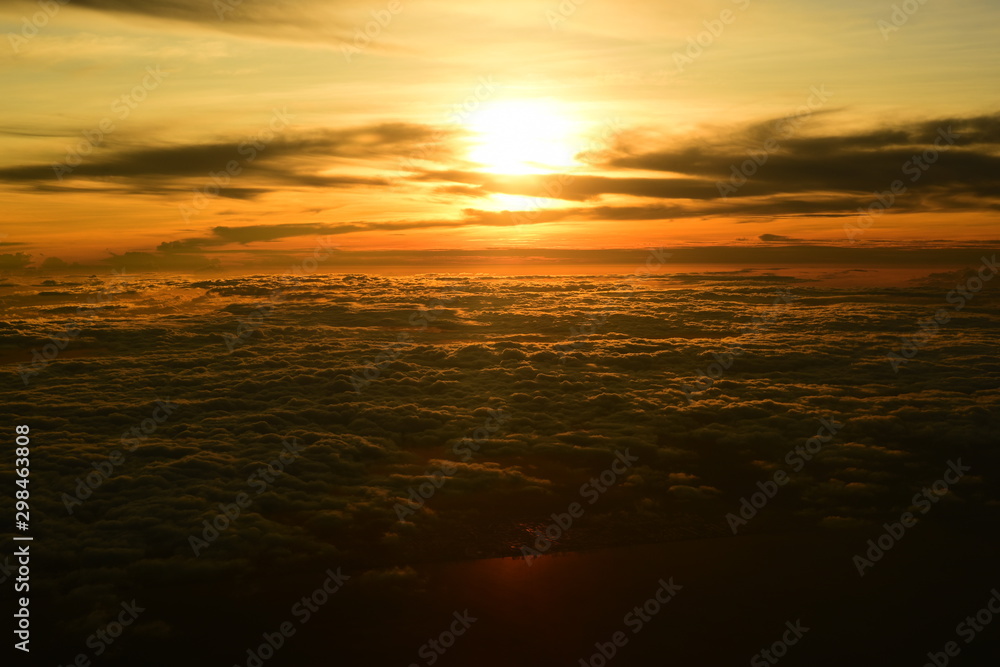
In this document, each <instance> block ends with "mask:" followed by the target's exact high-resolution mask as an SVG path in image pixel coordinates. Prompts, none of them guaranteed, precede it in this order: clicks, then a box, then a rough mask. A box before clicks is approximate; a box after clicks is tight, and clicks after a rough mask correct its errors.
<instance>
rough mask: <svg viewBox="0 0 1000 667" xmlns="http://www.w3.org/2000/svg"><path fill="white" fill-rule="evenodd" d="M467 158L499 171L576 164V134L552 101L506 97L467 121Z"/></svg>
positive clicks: (530, 171) (535, 171)
mask: <svg viewBox="0 0 1000 667" xmlns="http://www.w3.org/2000/svg"><path fill="white" fill-rule="evenodd" d="M468 128H469V129H470V130H471V131H472V132H473V135H474V136H473V138H472V146H471V148H470V150H469V159H470V160H472V161H473V162H477V163H479V164H480V165H482V167H483V169H486V170H488V171H491V172H496V173H503V174H539V173H545V172H551V171H558V170H561V169H565V168H567V167H570V166H572V165H574V164H576V161H575V160H574V159H573V156H574V155H575V154H576V153H578V152H579V151H580V148H579V137H578V136H576V132H575V128H574V124H573V123H572V122H571V121H570V119H569V116H568V115H567V114H566V113H564V112H563V110H562V109H560V107H559V105H557V104H556V103H554V102H549V101H545V100H507V101H502V102H494V103H492V104H488V105H486V106H485V107H484V108H483V109H482V110H480V111H479V112H478V113H476V114H475V115H474V116H473V117H472V118H471V120H470V121H469V123H468Z"/></svg>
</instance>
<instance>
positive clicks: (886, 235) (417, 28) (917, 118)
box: [0, 0, 1000, 268]
mask: <svg viewBox="0 0 1000 667" xmlns="http://www.w3.org/2000/svg"><path fill="white" fill-rule="evenodd" d="M663 5H664V3H658V2H652V1H651V0H650V1H640V0H628V1H626V2H616V3H607V2H602V1H600V0H585V1H584V0H581V2H579V3H574V2H571V1H569V0H567V1H566V2H563V3H558V2H555V1H546V0H515V1H513V2H511V1H507V2H483V3H475V4H474V5H470V4H469V3H456V2H444V1H436V2H420V3H411V2H407V1H405V0H399V2H362V1H357V0H352V1H349V2H338V3H326V2H315V3H288V4H287V5H286V6H283V8H282V9H281V10H280V11H279V10H278V9H276V8H275V7H274V6H273V5H271V4H268V3H265V2H263V1H260V2H255V1H253V0H244V1H243V2H241V3H235V2H233V3H230V4H224V2H222V0H220V2H217V3H215V5H214V6H213V5H212V4H211V3H205V2H202V1H200V0H181V1H179V2H176V3H171V4H170V5H169V6H167V5H161V4H153V5H149V6H132V4H131V3H124V2H121V1H120V0H86V1H84V2H76V1H74V2H72V3H70V4H67V5H58V3H55V4H54V5H53V6H54V7H55V9H51V8H50V10H48V13H45V12H42V13H39V5H38V4H37V3H32V2H26V3H8V4H5V6H4V7H3V9H2V11H0V22H2V23H3V32H4V33H5V34H6V40H5V41H6V43H5V44H4V45H3V46H2V47H0V50H2V49H6V53H5V55H4V56H3V57H2V58H0V76H2V77H3V82H4V90H5V91H6V93H7V95H6V99H5V102H4V105H3V107H2V109H0V143H2V144H3V148H4V150H3V151H2V152H0V189H2V196H3V201H4V206H3V214H2V215H3V225H2V229H0V234H3V236H2V237H0V244H3V246H4V248H2V250H3V253H5V254H3V255H2V256H0V259H2V261H0V268H16V267H18V266H25V265H28V266H40V265H41V262H43V261H44V260H45V259H46V258H51V257H56V258H60V259H62V260H65V261H77V262H81V263H83V264H87V265H93V264H99V263H101V262H102V261H105V260H107V259H108V258H109V257H111V256H112V255H113V254H116V255H122V254H124V253H145V254H147V255H149V256H151V257H152V258H154V259H156V261H157V262H159V263H160V264H162V265H164V266H170V265H177V266H192V265H197V264H198V262H203V261H212V260H218V262H220V263H221V265H222V266H224V267H227V268H233V267H235V266H243V265H247V264H251V265H252V264H254V263H256V262H259V261H263V259H262V258H265V257H266V256H268V255H269V254H272V255H275V256H279V255H280V256H286V255H295V254H296V253H303V252H308V251H309V250H310V249H311V248H313V247H315V245H316V243H317V239H319V238H328V239H332V240H333V241H334V242H335V243H336V245H337V246H338V247H339V248H341V249H344V250H356V251H373V250H398V249H411V250H419V249H430V248H435V249H464V250H475V249H480V248H521V249H523V248H579V249H583V250H591V249H598V248H633V247H645V246H650V245H666V244H680V245H691V244H695V245H697V244H713V245H747V244H750V245H754V244H773V243H787V244H826V245H853V246H858V245H860V244H870V243H880V244H884V243H890V244H893V243H896V244H913V243H919V244H921V245H932V246H933V245H949V244H952V243H955V242H965V243H968V242H975V241H987V240H992V239H995V238H996V237H997V235H996V233H995V231H994V230H995V227H996V224H995V221H996V209H997V205H998V199H997V194H998V190H997V187H996V180H997V174H1000V164H997V157H996V154H997V147H998V144H1000V117H998V115H997V108H998V94H997V92H996V87H995V85H993V83H994V82H995V81H996V80H997V74H998V73H1000V53H998V51H997V50H996V48H995V46H994V41H995V35H994V32H995V25H996V24H997V19H998V18H1000V7H998V6H997V5H996V4H995V3H992V2H987V1H986V0H977V1H973V0H961V1H958V2H952V3H948V4H945V3H925V4H923V5H919V6H918V8H917V10H916V11H915V12H913V13H912V15H911V14H905V13H904V14H900V13H898V12H897V13H894V12H893V9H892V6H891V5H890V4H886V5H885V6H881V4H880V3H874V4H873V3H870V2H862V1H861V0H849V1H847V2H842V3H837V4H836V5H834V4H831V3H822V2H818V1H814V0H809V1H807V2H802V1H801V0H799V1H798V2H792V1H791V0H782V1H778V2H770V3H763V2H759V0H725V1H713V2H693V1H690V2H673V3H670V4H669V6H663ZM366 31H367V32H366ZM894 187H895V189H896V192H895V193H893V188H894ZM859 209H861V212H859ZM864 212H871V214H872V215H871V216H870V217H867V216H865V215H864ZM29 256H30V257H29ZM264 263H266V262H264Z"/></svg>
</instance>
